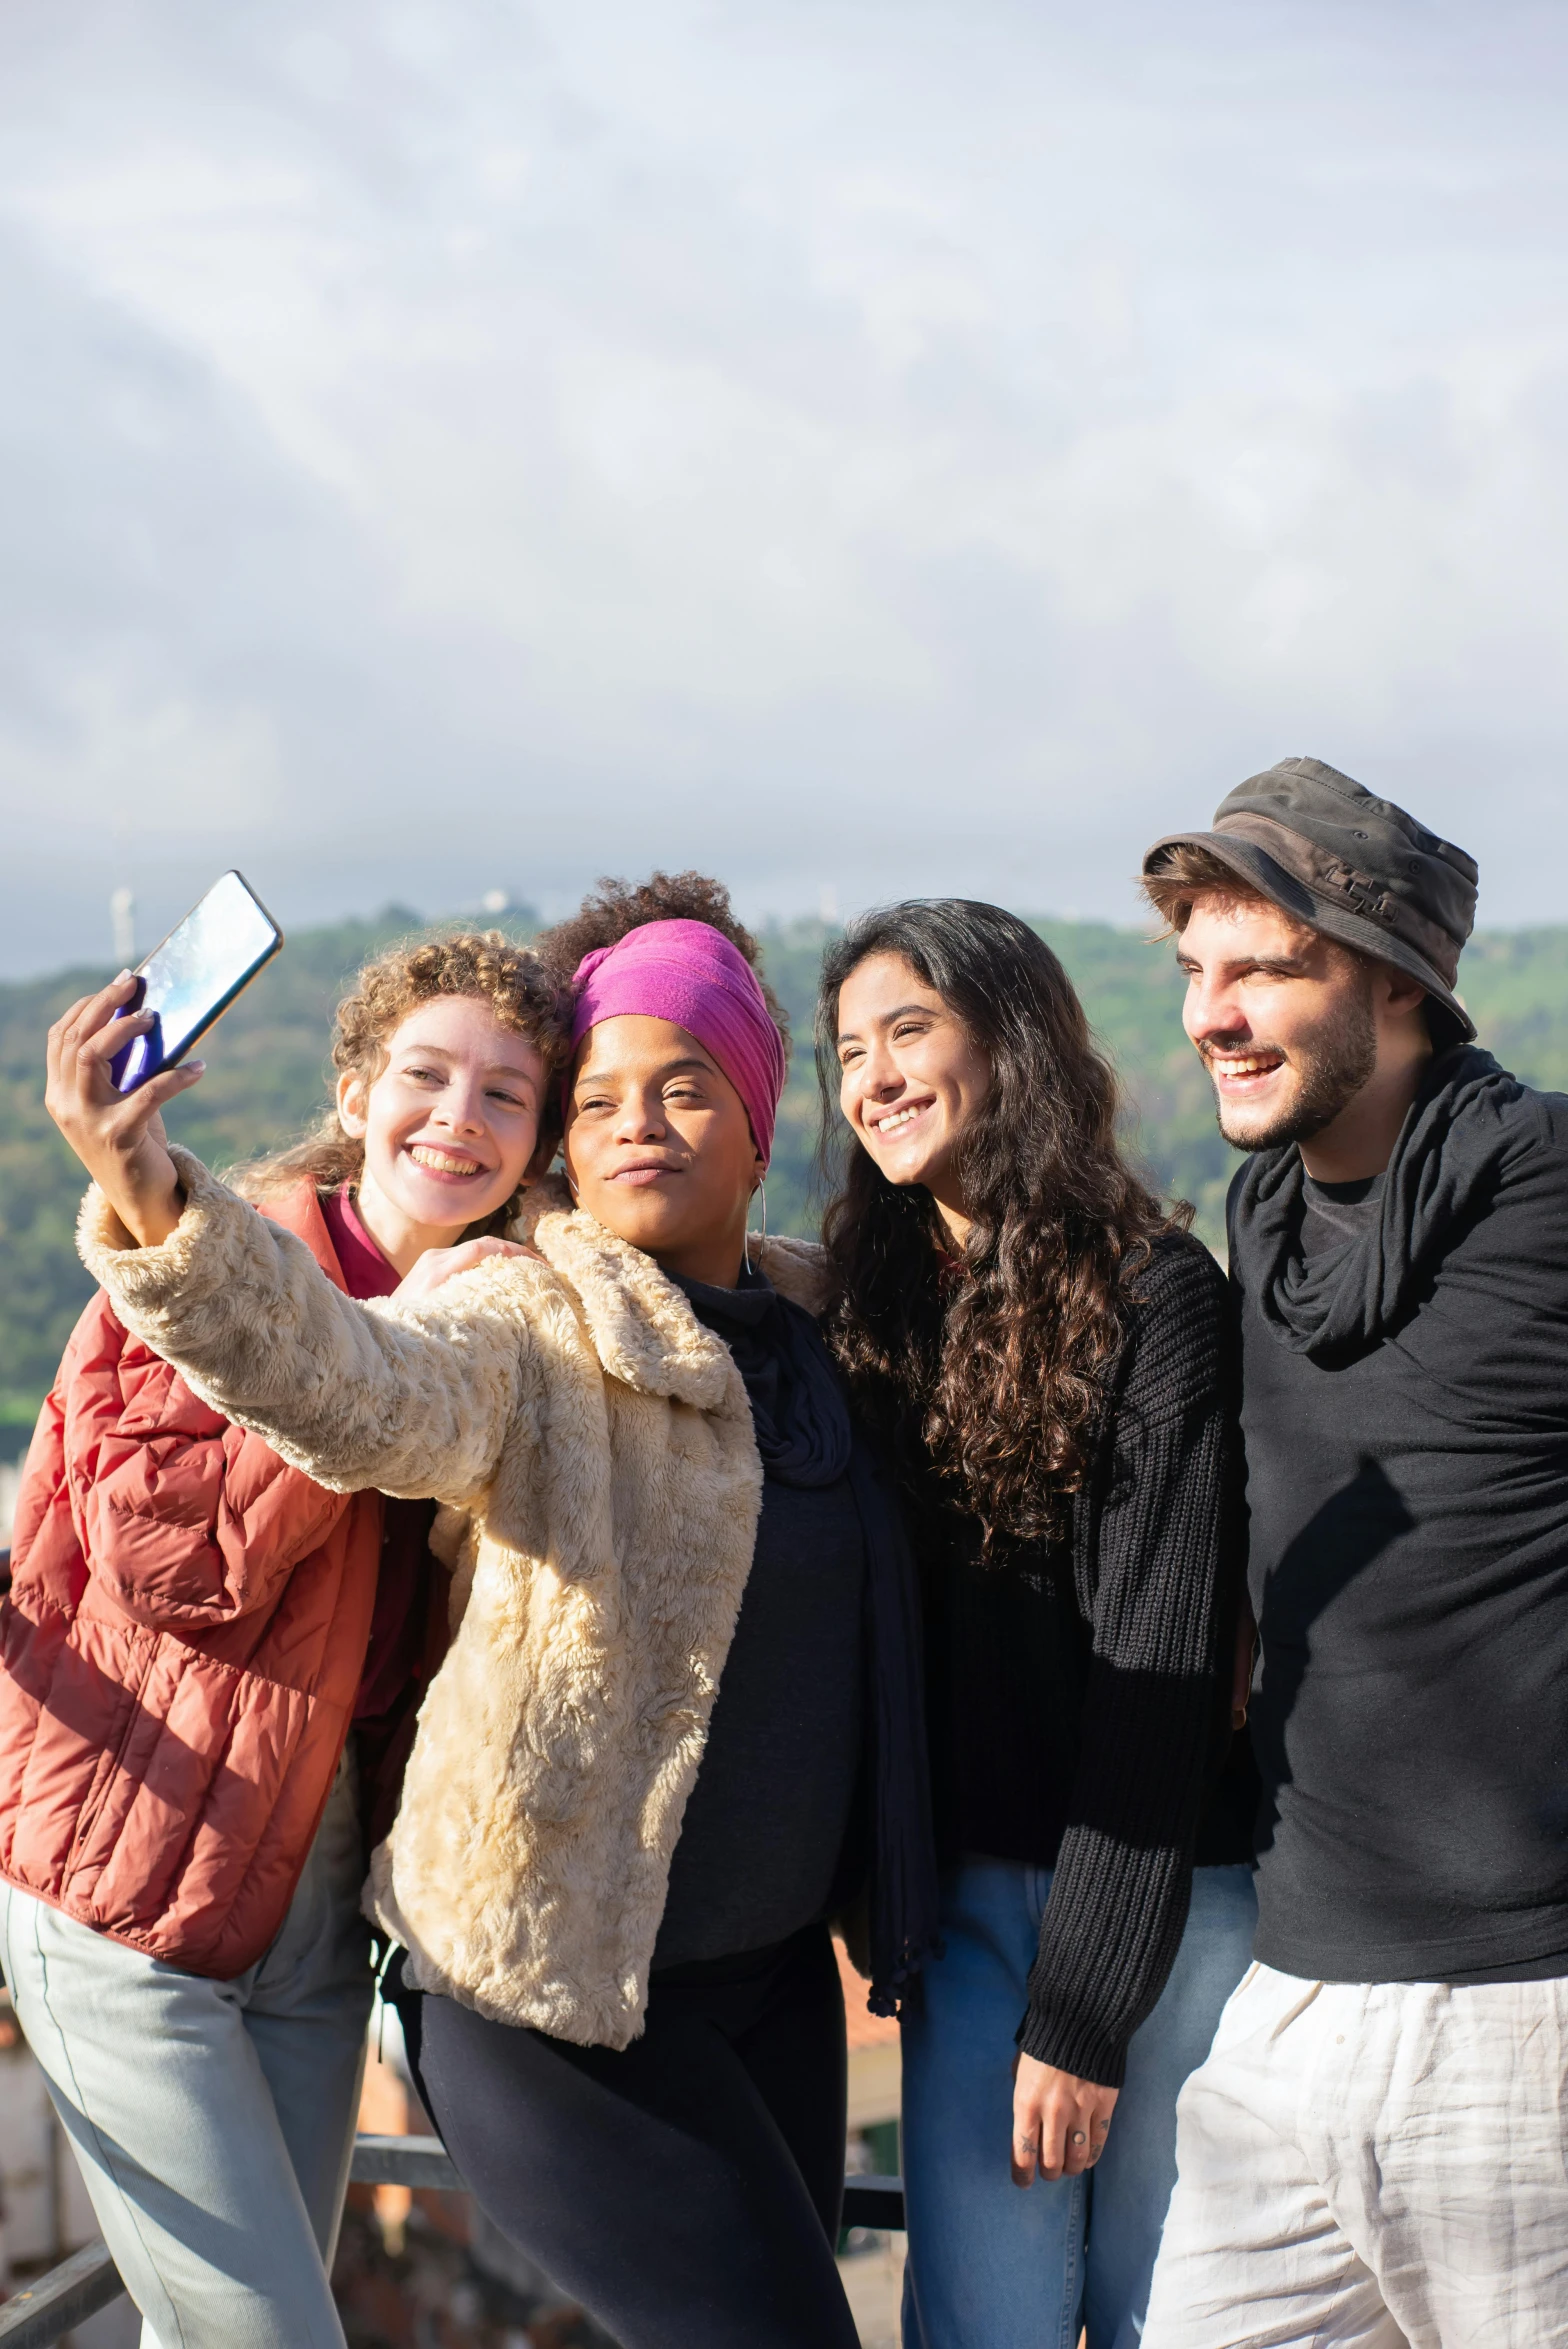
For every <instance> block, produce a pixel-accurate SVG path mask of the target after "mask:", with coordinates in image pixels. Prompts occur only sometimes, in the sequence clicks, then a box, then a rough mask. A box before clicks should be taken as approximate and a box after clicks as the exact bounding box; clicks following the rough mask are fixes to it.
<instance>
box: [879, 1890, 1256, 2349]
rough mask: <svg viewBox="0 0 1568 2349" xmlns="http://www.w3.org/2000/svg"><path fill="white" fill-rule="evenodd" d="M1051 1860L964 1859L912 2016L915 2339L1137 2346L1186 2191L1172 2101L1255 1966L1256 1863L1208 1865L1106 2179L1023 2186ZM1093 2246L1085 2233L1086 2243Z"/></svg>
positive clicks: (1137, 2056) (911, 2326) (1131, 2070)
mask: <svg viewBox="0 0 1568 2349" xmlns="http://www.w3.org/2000/svg"><path fill="white" fill-rule="evenodd" d="M1050 1889H1051V1871H1050V1869H1049V1868H1032V1867H1024V1866H1022V1865H1020V1864H1019V1863H1018V1862H1016V1861H1012V1860H984V1859H971V1860H965V1861H964V1862H963V1864H962V1865H961V1866H960V1867H958V1868H956V1869H955V1870H954V1871H953V1873H952V1874H951V1876H950V1877H949V1878H948V1879H947V1881H946V1883H945V1885H944V1887H943V1902H942V1932H943V1938H944V1943H945V1949H944V1954H943V1956H942V1957H941V1958H940V1959H938V1960H937V1961H936V1962H935V1963H934V1964H931V1965H928V1966H927V1968H926V1973H925V1986H924V1995H923V1998H917V1999H915V2000H912V2001H911V2010H912V2011H908V2012H906V2014H905V2017H904V2190H905V2195H906V2198H907V2209H908V2219H909V2265H908V2267H907V2269H906V2270H905V2279H904V2343H905V2349H1076V2344H1077V2340H1078V2336H1079V2333H1080V2331H1081V2330H1082V2329H1083V2327H1084V2326H1087V2327H1088V2334H1089V2349H1132V2345H1133V2344H1134V2343H1135V2342H1137V2341H1139V2340H1140V2339H1141V2338H1142V2335H1143V2316H1144V2310H1145V2308H1146V2307H1147V2305H1148V2298H1149V2278H1150V2276H1151V2275H1152V2273H1153V2270H1154V2255H1155V2252H1156V2251H1157V2250H1158V2249H1159V2242H1160V2228H1161V2226H1162V2224H1163V2222H1164V2218H1165V2206H1166V2204H1167V2203H1168V2202H1169V2200H1170V2196H1171V2188H1172V2187H1173V2186H1174V2185H1175V2183H1176V2098H1177V2096H1178V2094H1179V2093H1180V2091H1181V2087H1182V2083H1183V2082H1184V2081H1185V2080H1186V2078H1187V2075H1188V2074H1189V2072H1193V2071H1195V2070H1196V2069H1197V2067H1198V2065H1199V2064H1200V2063H1202V2061H1203V2059H1204V2057H1205V2056H1206V2055H1207V2054H1208V2052H1209V2043H1210V2041H1211V2040H1212V2039H1213V2037H1214V2031H1215V2026H1216V2024H1217V2023H1218V2021H1219V2018H1220V2009H1221V2008H1222V2007H1223V2006H1224V2004H1225V2001H1226V2000H1227V1998H1229V1996H1230V1994H1231V1992H1232V1991H1233V1990H1234V1989H1235V1987H1236V1985H1237V1983H1238V1982H1239V1981H1240V1980H1241V1977H1242V1975H1243V1974H1244V1973H1245V1972H1246V1970H1247V1967H1248V1966H1249V1965H1250V1963H1251V1962H1252V1936H1253V1930H1254V1927H1255V1925H1256V1923H1257V1899H1256V1896H1255V1894H1254V1891H1253V1886H1252V1870H1251V1869H1250V1868H1247V1867H1236V1868H1198V1869H1196V1870H1195V1871H1194V1873H1193V1880H1192V1909H1191V1913H1190V1915H1189V1917H1188V1920H1187V1930H1186V1932H1185V1933H1184V1934H1183V1936H1182V1943H1181V1947H1180V1949H1179V1950H1178V1951H1177V1953H1176V1963H1175V1965H1174V1966H1173V1967H1172V1968H1171V1975H1170V1980H1169V1981H1168V1982H1167V1983H1166V1985H1165V1989H1164V1992H1163V1993H1162V1995H1161V1998H1160V2002H1159V2004H1158V2006H1157V2007H1156V2008H1155V2010H1154V2012H1153V2014H1152V2015H1150V2017H1149V2019H1148V2021H1147V2022H1146V2023H1145V2024H1144V2025H1143V2026H1142V2028H1141V2029H1140V2030H1139V2031H1137V2032H1136V2033H1135V2034H1134V2036H1133V2040H1132V2044H1131V2045H1130V2047H1129V2048H1128V2051H1127V2078H1126V2083H1125V2085H1124V2086H1123V2088H1122V2092H1121V2095H1120V2096H1119V2097H1118V2099H1117V2103H1116V2111H1115V2115H1114V2117H1113V2119H1112V2122H1111V2134H1110V2137H1109V2140H1108V2141H1107V2144H1106V2148H1105V2151H1104V2153H1103V2154H1102V2155H1101V2157H1100V2159H1099V2161H1098V2163H1097V2164H1096V2165H1095V2168H1094V2170H1093V2172H1092V2173H1091V2174H1090V2175H1088V2176H1085V2177H1081V2178H1060V2179H1058V2180H1057V2181H1056V2183H1055V2184H1050V2183H1048V2182H1046V2181H1045V2180H1043V2179H1042V2180H1037V2181H1036V2183H1035V2184H1034V2185H1033V2186H1031V2187H1029V2188H1028V2189H1027V2190H1026V2191H1025V2190H1021V2189H1020V2188H1018V2187H1017V2186H1015V2185H1014V2184H1013V2182H1012V2178H1011V2176H1010V2174H1009V2165H1008V2155H1009V2151H1010V2147H1011V2142H1012V2130H1013V2089H1012V2063H1013V2055H1014V2039H1013V2034H1014V2033H1015V2031H1016V2030H1017V2028H1018V2024H1019V2020H1020V2018H1021V2017H1022V2015H1023V2011H1024V2007H1025V2005H1026V2003H1027V1998H1028V1991H1027V1982H1028V1976H1029V1969H1030V1967H1031V1966H1032V1965H1033V1963H1034V1958H1035V1951H1036V1949H1037V1947H1038V1944H1039V1938H1040V1919H1041V1917H1042V1915H1043V1914H1044V1911H1045V1903H1046V1896H1047V1895H1048V1893H1049V1892H1050ZM1086 2238H1087V2240H1086Z"/></svg>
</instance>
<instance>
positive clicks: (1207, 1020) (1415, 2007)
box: [1143, 758, 1568, 2349]
mask: <svg viewBox="0 0 1568 2349" xmlns="http://www.w3.org/2000/svg"><path fill="white" fill-rule="evenodd" d="M1143 870H1144V888H1145V892H1146V894H1147V895H1148V897H1149V898H1150V900H1151V901H1152V903H1153V904H1154V905H1155V907H1156V908H1157V909H1158V910H1159V912H1160V913H1161V914H1162V915H1163V916H1164V917H1165V919H1166V922H1167V923H1168V925H1169V927H1170V929H1171V931H1172V932H1174V934H1175V936H1176V941H1177V957H1178V961H1179V963H1180V965H1181V967H1182V969H1183V970H1184V971H1185V973H1186V977H1187V1000H1186V1007H1185V1012H1184V1021H1185V1025H1186V1029H1187V1033H1188V1035H1189V1036H1190V1037H1191V1039H1192V1041H1193V1043H1194V1044H1195V1045H1196V1047H1197V1049H1198V1051H1199V1053H1200V1054H1201V1055H1202V1058H1203V1060H1204V1062H1205V1064H1206V1066H1207V1068H1208V1070H1209V1073H1210V1076H1211V1078H1212V1079H1213V1083H1214V1089H1215V1095H1216V1099H1217V1103H1218V1109H1219V1122H1220V1128H1221V1131H1222V1132H1223V1133H1224V1134H1225V1136H1226V1138H1227V1139H1228V1140H1229V1141H1231V1142H1233V1143H1234V1144H1235V1145H1236V1146H1237V1148H1238V1149H1241V1150H1245V1151H1247V1152H1249V1153H1250V1156H1249V1158H1248V1160H1247V1163H1246V1164H1245V1165H1244V1166H1243V1168H1242V1169H1241V1171H1240V1173H1239V1174H1238V1175H1237V1178H1236V1181H1235V1183H1234V1184H1233V1185H1232V1188H1231V1194H1230V1202H1229V1229H1230V1255H1231V1271H1232V1279H1233V1284H1234V1288H1235V1294H1236V1301H1237V1306H1238V1311H1239V1315H1240V1322H1241V1336H1242V1359H1243V1382H1244V1385H1243V1409H1242V1420H1243V1429H1244V1434H1245V1439H1246V1448H1247V1471H1248V1497H1249V1503H1250V1508H1251V1515H1252V1549H1251V1563H1250V1571H1249V1587H1250V1592H1251V1598H1252V1604H1253V1607H1254V1609H1255V1611H1256V1614H1257V1619H1258V1624H1259V1631H1260V1650H1259V1659H1258V1664H1257V1670H1256V1676H1255V1684H1254V1690H1253V1697H1252V1722H1253V1733H1254V1739H1255V1743H1256V1747H1257V1753H1258V1759H1259V1765H1260V1768H1261V1771H1262V1776H1263V1785H1264V1799H1263V1806H1262V1810H1261V1813H1260V1819H1259V1867H1258V1895H1259V1924H1258V1936H1257V1943H1256V1958H1257V1963H1256V1964H1255V1965H1254V1967H1253V1968H1252V1970H1251V1972H1250V1973H1249V1974H1248V1975H1246V1976H1245V1977H1244V1979H1243V1981H1242V1983H1241V1985H1240V1987H1239V1988H1238V1989H1237V1990H1236V1992H1235V1994H1234V1995H1233V1997H1232V1998H1231V2000H1230V2003H1229V2005H1228V2006H1227V2008H1226V2010H1225V2013H1224V2016H1223V2018H1222V2020H1221V2023H1220V2027H1219V2030H1218V2033H1217V2035H1216V2037H1215V2041H1214V2047H1213V2050H1212V2052H1211V2054H1210V2056H1209V2058H1208V2061H1207V2062H1206V2063H1205V2064H1203V2065H1202V2066H1201V2067H1200V2069H1199V2070H1198V2071H1197V2072H1196V2073H1194V2075H1193V2076H1192V2078H1191V2079H1190V2080H1189V2082H1188V2083H1187V2086H1186V2088H1185V2090H1184V2091H1183V2094H1182V2099H1181V2104H1180V2108H1179V2113H1180V2117H1179V2129H1178V2146H1177V2158H1178V2167H1179V2176H1178V2182H1177V2185H1176V2189H1175V2193H1174V2195H1173V2197H1172V2201H1171V2206H1170V2211H1169V2214H1168V2216H1167V2220H1166V2226H1165V2233H1164V2238H1163V2243H1162V2247H1161V2252H1160V2260H1159V2265H1158V2267H1157V2269H1156V2273H1155V2281H1154V2289H1153V2294H1152V2298H1151V2300H1150V2305H1149V2313H1148V2320H1147V2325H1146V2329H1145V2332H1144V2336H1143V2349H1247V2345H1249V2344H1258V2345H1261V2344H1263V2343H1265V2342H1267V2343H1270V2344H1300V2349H1307V2345H1308V2344H1314V2345H1315V2344H1318V2343H1327V2342H1347V2343H1348V2342H1356V2343H1360V2344H1364V2345H1365V2349H1399V2345H1402V2344H1406V2343H1409V2344H1411V2345H1412V2349H1544V2345H1545V2344H1548V2343H1557V2344H1568V2091H1565V2071H1568V1099H1564V1098H1562V1097H1561V1096H1558V1095H1555V1094H1540V1093H1532V1092H1530V1091H1528V1090H1527V1089H1526V1088H1525V1087H1524V1086H1523V1085H1521V1084H1520V1083H1519V1082H1518V1081H1517V1079H1515V1078H1514V1077H1511V1076H1509V1075H1508V1074H1507V1073H1506V1072H1505V1071H1504V1070H1503V1069H1501V1068H1499V1067H1498V1065H1497V1063H1496V1062H1495V1061H1494V1060H1493V1059H1492V1058H1491V1056H1490V1054H1488V1053H1486V1052H1483V1051H1481V1050H1480V1049H1479V1048H1478V1047H1477V1046H1476V1044H1475V1042H1474V1040H1473V1039H1474V1035H1475V1030H1474V1026H1473V1024H1472V1022H1471V1020H1470V1017H1469V1015H1468V1013H1467V1012H1466V1011H1465V1008H1464V1005H1463V1003H1462V1002H1461V1000H1460V998H1459V997H1458V996H1457V995H1456V994H1455V992H1454V988H1455V981H1456V978H1457V974H1458V964H1459V955H1460V950H1461V948H1462V947H1463V945H1464V942H1465V940H1466V938H1467V937H1468V936H1469V933H1470V928H1471V923H1472V920H1473V917H1474V910H1475V893H1476V868H1475V865H1474V864H1473V863H1472V861H1471V859H1470V858H1469V857H1468V856H1466V855H1465V854H1464V852H1463V851H1462V850H1461V849H1458V848H1455V847H1454V846H1452V844H1451V843H1450V842H1448V841H1444V840H1440V839H1438V838H1437V837H1436V835H1435V834H1433V833H1431V832H1429V831H1427V830H1426V828H1425V827H1424V826H1423V825H1421V824H1419V823H1418V822H1416V820H1415V819H1414V818H1413V817H1411V816H1409V815H1407V814H1406V813H1405V811H1404V810H1403V809H1402V808H1398V807H1395V806H1394V805H1393V804H1392V803H1391V802H1389V801H1388V800H1384V799H1378V798H1376V797H1374V796H1373V795H1372V794H1371V793H1370V792H1368V791H1365V790H1363V789H1362V787H1361V785H1360V784H1358V783H1354V782H1352V781H1351V780H1350V778H1349V777H1348V776H1347V775H1342V774H1339V773H1338V772H1337V771H1336V770H1335V769H1334V768H1332V767H1328V766H1325V765H1323V764H1322V762H1321V761H1319V760H1317V759H1310V758H1296V759H1286V760H1284V761H1282V762H1281V764H1280V765H1278V766H1276V767H1271V768H1270V769H1269V770H1268V772H1267V773H1266V774H1263V775H1257V776H1254V777H1253V778H1252V779H1251V781H1249V782H1247V783H1244V784H1242V785H1241V787H1240V788H1239V790H1236V791H1233V792H1232V793H1231V794H1230V796H1229V797H1228V798H1227V799H1226V800H1225V801H1224V802H1223V803H1222V804H1221V806H1220V808H1219V810H1218V812H1217V814H1216V816H1215V819H1214V823H1213V826H1212V828H1211V829H1209V830H1207V831H1193V832H1182V833H1172V834H1170V835H1168V836H1167V837H1166V838H1165V839H1163V840H1161V841H1159V842H1157V843H1156V845H1155V846H1154V847H1153V848H1152V849H1151V850H1150V851H1149V854H1148V856H1147V857H1146V858H1145V860H1144V868H1143Z"/></svg>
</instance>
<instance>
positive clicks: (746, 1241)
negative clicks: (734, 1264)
mask: <svg viewBox="0 0 1568 2349" xmlns="http://www.w3.org/2000/svg"><path fill="white" fill-rule="evenodd" d="M752 1197H753V1198H760V1199H761V1201H762V1229H761V1231H760V1232H759V1233H758V1234H757V1237H758V1239H759V1240H765V1239H766V1238H767V1236H768V1185H767V1180H766V1178H764V1179H763V1181H761V1182H760V1183H759V1184H758V1185H757V1188H756V1190H755V1192H754V1193H753V1194H752ZM740 1252H741V1257H742V1260H743V1261H744V1263H745V1266H746V1270H747V1271H748V1272H750V1270H751V1200H750V1199H748V1200H747V1202H746V1229H745V1232H744V1234H743V1236H742V1238H741V1244H740Z"/></svg>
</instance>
